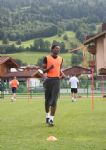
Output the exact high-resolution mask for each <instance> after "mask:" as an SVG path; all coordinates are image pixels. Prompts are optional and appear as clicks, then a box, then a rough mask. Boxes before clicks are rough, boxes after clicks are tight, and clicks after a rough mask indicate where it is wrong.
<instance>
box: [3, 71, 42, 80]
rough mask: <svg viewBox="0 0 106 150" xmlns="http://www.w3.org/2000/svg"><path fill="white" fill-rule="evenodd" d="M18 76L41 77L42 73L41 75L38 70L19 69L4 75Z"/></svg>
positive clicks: (8, 76) (6, 76) (4, 76)
mask: <svg viewBox="0 0 106 150" xmlns="http://www.w3.org/2000/svg"><path fill="white" fill-rule="evenodd" d="M15 76H16V77H17V78H32V77H33V78H34V77H36V78H41V77H42V75H40V74H39V73H38V71H37V69H36V70H29V71H17V72H9V73H6V74H5V75H3V76H2V77H3V78H13V77H15Z"/></svg>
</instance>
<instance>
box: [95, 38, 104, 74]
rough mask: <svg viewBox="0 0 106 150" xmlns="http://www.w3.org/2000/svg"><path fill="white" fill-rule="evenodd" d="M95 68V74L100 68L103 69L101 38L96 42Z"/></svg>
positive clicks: (102, 42) (102, 41)
mask: <svg viewBox="0 0 106 150" xmlns="http://www.w3.org/2000/svg"><path fill="white" fill-rule="evenodd" d="M105 50H106V49H105ZM96 67H97V74H98V73H99V69H100V68H104V37H101V38H99V39H98V40H97V41H96Z"/></svg>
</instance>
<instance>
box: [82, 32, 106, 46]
mask: <svg viewBox="0 0 106 150" xmlns="http://www.w3.org/2000/svg"><path fill="white" fill-rule="evenodd" d="M104 35H106V30H105V31H103V32H101V33H98V34H96V35H95V36H93V37H91V38H89V39H88V40H86V41H85V42H84V45H87V44H89V43H91V42H93V41H95V40H96V39H98V38H100V37H101V36H104Z"/></svg>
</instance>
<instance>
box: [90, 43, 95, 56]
mask: <svg viewBox="0 0 106 150" xmlns="http://www.w3.org/2000/svg"><path fill="white" fill-rule="evenodd" d="M88 52H89V53H91V54H93V55H95V54H96V46H95V45H89V46H88Z"/></svg>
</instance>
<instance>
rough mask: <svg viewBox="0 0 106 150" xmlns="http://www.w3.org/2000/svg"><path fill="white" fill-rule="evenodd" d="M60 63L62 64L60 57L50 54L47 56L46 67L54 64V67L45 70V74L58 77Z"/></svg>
mask: <svg viewBox="0 0 106 150" xmlns="http://www.w3.org/2000/svg"><path fill="white" fill-rule="evenodd" d="M61 64H62V57H60V56H57V58H53V57H52V56H51V55H49V56H47V68H49V67H50V66H51V65H53V66H54V68H52V69H50V70H49V71H48V72H47V76H48V77H60V69H61Z"/></svg>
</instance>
